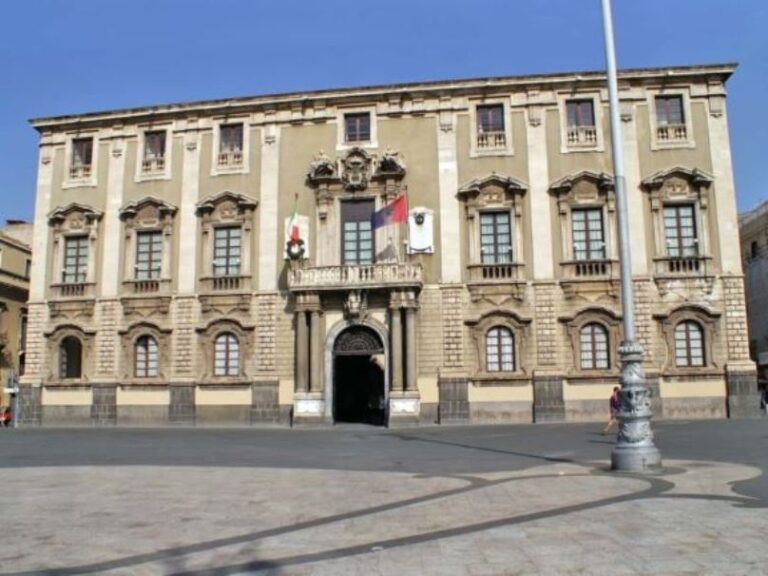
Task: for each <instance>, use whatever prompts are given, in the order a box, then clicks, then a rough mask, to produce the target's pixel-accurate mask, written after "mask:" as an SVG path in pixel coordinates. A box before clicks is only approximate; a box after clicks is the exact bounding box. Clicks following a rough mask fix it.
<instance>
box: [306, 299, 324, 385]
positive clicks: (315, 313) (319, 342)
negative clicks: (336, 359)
mask: <svg viewBox="0 0 768 576" xmlns="http://www.w3.org/2000/svg"><path fill="white" fill-rule="evenodd" d="M322 322H323V318H322V315H321V313H320V310H312V312H310V315H309V330H310V345H309V353H310V358H309V372H310V373H309V390H310V391H311V392H322V391H323V331H322Z"/></svg>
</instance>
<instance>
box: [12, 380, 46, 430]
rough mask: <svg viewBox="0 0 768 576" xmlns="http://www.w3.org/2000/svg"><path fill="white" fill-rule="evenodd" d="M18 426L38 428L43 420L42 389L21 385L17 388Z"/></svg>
mask: <svg viewBox="0 0 768 576" xmlns="http://www.w3.org/2000/svg"><path fill="white" fill-rule="evenodd" d="M18 406H19V416H18V418H19V419H18V422H19V426H40V424H41V423H42V420H43V389H42V387H40V386H28V385H22V386H21V387H20V388H19V404H18Z"/></svg>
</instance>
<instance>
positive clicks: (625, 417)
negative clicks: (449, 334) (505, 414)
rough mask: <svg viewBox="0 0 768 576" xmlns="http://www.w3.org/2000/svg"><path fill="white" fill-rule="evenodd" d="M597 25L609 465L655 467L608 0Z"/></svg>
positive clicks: (656, 457) (635, 468) (631, 468)
mask: <svg viewBox="0 0 768 576" xmlns="http://www.w3.org/2000/svg"><path fill="white" fill-rule="evenodd" d="M601 1H602V8H603V30H604V34H605V63H606V69H607V77H608V96H609V101H610V111H611V147H612V151H613V173H614V178H615V185H616V213H617V219H618V225H619V265H620V269H621V307H622V314H623V326H624V340H623V341H622V343H621V346H619V358H620V359H621V375H620V376H619V382H620V383H621V392H620V396H621V407H620V408H619V412H618V414H617V419H618V421H619V435H618V439H617V441H616V446H615V447H614V449H613V452H611V467H612V468H613V469H614V470H627V471H633V472H641V471H650V470H655V469H658V468H660V467H661V453H660V452H659V450H658V448H656V446H655V444H654V443H653V431H652V430H651V416H652V413H651V391H650V389H649V388H648V386H647V385H646V380H645V371H644V370H643V347H642V346H641V345H640V343H639V342H638V341H637V339H636V336H635V309H634V302H633V297H632V292H633V287H632V260H631V254H630V240H629V222H628V215H627V195H626V186H625V184H626V182H625V179H624V156H623V151H622V144H621V124H620V120H619V96H618V85H617V84H618V83H617V81H616V53H615V48H614V43H613V19H612V16H611V0H601Z"/></svg>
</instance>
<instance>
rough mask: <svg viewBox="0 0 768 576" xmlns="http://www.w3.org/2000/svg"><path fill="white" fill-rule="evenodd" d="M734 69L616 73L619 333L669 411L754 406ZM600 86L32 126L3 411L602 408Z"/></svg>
mask: <svg viewBox="0 0 768 576" xmlns="http://www.w3.org/2000/svg"><path fill="white" fill-rule="evenodd" d="M734 69H735V66H734V65H730V64H726V65H711V66H694V67H679V68H664V69H642V70H626V71H623V72H621V73H620V100H621V120H622V123H623V126H622V128H623V135H624V136H623V139H624V141H623V142H622V145H623V147H624V152H625V159H626V164H627V166H626V171H627V185H628V186H627V188H628V191H629V197H628V205H629V212H630V217H631V220H632V224H631V228H630V235H631V241H632V256H633V260H632V266H633V280H634V284H635V298H636V303H635V305H636V311H637V321H638V333H639V338H640V341H641V343H642V344H643V346H644V348H645V350H646V357H645V368H646V371H647V373H648V375H649V381H650V384H651V386H652V387H653V389H654V391H655V393H656V400H655V402H656V406H655V408H656V414H657V415H658V416H661V417H665V418H678V417H681V418H694V417H724V416H726V415H730V416H741V415H747V414H749V413H751V411H752V408H753V404H754V408H755V411H756V410H757V401H756V400H755V398H756V394H757V389H756V377H755V365H754V363H753V362H752V361H751V360H750V357H749V347H748V338H747V330H746V314H745V302H744V290H743V272H742V259H741V253H740V248H739V244H738V240H737V239H738V220H737V213H736V204H735V190H734V182H733V173H732V166H731V158H730V144H729V137H728V127H727V115H726V96H725V94H726V92H725V83H726V81H727V80H728V78H729V77H730V75H731V74H732V73H733V71H734ZM604 85H605V76H604V75H603V74H602V73H599V72H585V73H569V74H553V75H536V76H525V77H507V78H483V79H476V80H451V81H441V82H424V83H415V84H402V85H390V86H380V87H365V88H354V89H344V90H325V91H317V92H303V93H293V94H281V95H269V96H258V97H248V98H233V99H228V100H217V101H208V102H195V103H183V104H175V105H165V106H151V107H146V108H136V109H129V110H116V111H109V112H96V113H88V114H80V115H72V116H62V117H55V118H39V119H35V120H32V125H33V126H34V127H35V129H37V130H38V132H39V133H40V156H39V168H38V183H37V198H36V209H35V229H34V246H33V248H34V261H33V266H32V285H31V293H30V302H29V305H28V310H29V312H28V314H29V333H30V339H29V344H28V345H27V350H26V365H27V369H26V373H25V375H24V377H23V378H22V384H23V391H22V401H23V414H22V419H23V420H24V421H26V422H28V423H43V424H49V423H90V422H93V423H97V424H110V425H111V424H126V425H128V424H142V423H152V424H157V423H182V424H191V423H197V424H206V423H224V422H226V423H242V424H250V423H264V422H268V423H284V424H287V423H294V424H300V423H328V424H330V423H334V422H339V421H365V422H370V423H373V424H389V425H397V424H400V423H403V424H405V423H418V422H436V421H439V422H531V421H536V422H540V421H579V420H593V419H603V418H604V416H605V412H606V410H607V399H608V396H609V395H610V391H611V388H612V387H613V386H614V385H615V384H616V382H617V375H618V371H619V366H618V364H617V357H616V349H617V346H618V343H619V341H620V340H621V338H622V334H621V331H622V328H621V309H620V301H619V282H618V266H617V256H618V248H617V238H616V213H615V198H614V182H613V177H612V174H611V158H610V142H609V139H610V133H609V129H608V128H609V126H608V118H609V114H608V108H607V107H608V100H607V93H606V89H605V88H604ZM395 203H396V204H395ZM404 203H407V209H406V208H405V207H404V206H403V204H404ZM387 206H390V209H389V210H388V212H389V214H386V213H381V212H380V211H381V210H382V209H384V208H385V207H387ZM403 210H405V211H403ZM375 213H376V214H377V216H376V217H373V215H374V214H375ZM387 222H389V224H387ZM377 224H385V225H381V226H377Z"/></svg>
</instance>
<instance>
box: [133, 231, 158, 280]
mask: <svg viewBox="0 0 768 576" xmlns="http://www.w3.org/2000/svg"><path fill="white" fill-rule="evenodd" d="M162 258H163V233H162V232H160V231H151V232H139V233H138V234H136V280H157V279H159V278H160V271H161V267H162Z"/></svg>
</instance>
